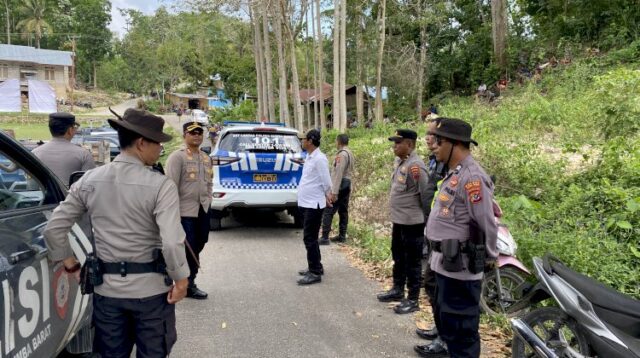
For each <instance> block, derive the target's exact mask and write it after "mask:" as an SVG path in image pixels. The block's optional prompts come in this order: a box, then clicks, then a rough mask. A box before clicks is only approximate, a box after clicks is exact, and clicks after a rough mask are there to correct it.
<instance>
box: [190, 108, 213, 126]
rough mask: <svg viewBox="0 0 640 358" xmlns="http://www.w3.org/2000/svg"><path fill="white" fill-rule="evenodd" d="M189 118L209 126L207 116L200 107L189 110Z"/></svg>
mask: <svg viewBox="0 0 640 358" xmlns="http://www.w3.org/2000/svg"><path fill="white" fill-rule="evenodd" d="M191 119H192V120H193V121H194V122H198V123H200V124H203V125H205V126H209V116H208V115H207V114H206V113H205V112H204V111H203V110H201V109H194V110H192V111H191Z"/></svg>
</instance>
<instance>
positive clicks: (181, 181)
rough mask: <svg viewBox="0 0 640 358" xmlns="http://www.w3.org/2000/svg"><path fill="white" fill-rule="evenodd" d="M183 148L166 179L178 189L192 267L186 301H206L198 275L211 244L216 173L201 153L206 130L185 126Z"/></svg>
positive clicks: (170, 164) (173, 157)
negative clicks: (210, 228)
mask: <svg viewBox="0 0 640 358" xmlns="http://www.w3.org/2000/svg"><path fill="white" fill-rule="evenodd" d="M182 129H183V137H184V148H181V149H178V150H176V151H175V152H173V153H171V155H169V158H167V163H166V170H165V173H166V175H167V176H168V177H169V178H171V180H173V182H174V183H176V185H177V186H178V193H179V195H180V217H181V220H180V221H181V222H182V227H183V228H184V231H185V233H186V234H187V244H188V245H187V252H186V254H187V262H188V263H189V270H190V272H191V273H190V275H189V288H188V290H187V297H191V298H195V299H200V300H203V299H206V298H207V296H208V295H207V293H206V292H204V291H202V290H201V289H199V288H198V286H197V285H196V283H195V279H196V275H197V274H198V268H199V262H200V252H202V249H204V245H205V244H206V243H207V241H209V210H210V207H211V190H212V180H213V169H212V166H211V158H209V156H208V155H207V154H206V153H205V152H203V151H201V150H200V145H201V144H202V141H203V135H204V128H203V127H202V125H201V124H200V123H198V122H187V123H185V124H184V125H183V126H182Z"/></svg>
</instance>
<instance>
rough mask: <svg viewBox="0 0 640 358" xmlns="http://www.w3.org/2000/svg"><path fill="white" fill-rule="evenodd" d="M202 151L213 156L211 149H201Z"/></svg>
mask: <svg viewBox="0 0 640 358" xmlns="http://www.w3.org/2000/svg"><path fill="white" fill-rule="evenodd" d="M200 150H201V151H203V152H205V153H207V154H211V147H200Z"/></svg>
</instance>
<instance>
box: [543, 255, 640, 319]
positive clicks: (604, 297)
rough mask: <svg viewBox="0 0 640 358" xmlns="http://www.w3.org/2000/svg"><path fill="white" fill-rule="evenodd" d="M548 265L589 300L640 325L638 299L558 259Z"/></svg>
mask: <svg viewBox="0 0 640 358" xmlns="http://www.w3.org/2000/svg"><path fill="white" fill-rule="evenodd" d="M550 266H551V268H552V270H553V272H555V273H556V274H558V276H560V277H562V278H563V279H564V280H565V281H567V283H569V284H570V285H571V286H573V287H574V288H575V289H576V290H578V291H580V293H582V295H584V297H585V298H586V299H587V300H589V302H591V303H592V304H594V305H597V306H600V307H601V308H604V309H605V310H607V311H612V312H613V313H619V314H622V315H624V316H627V318H629V319H631V320H633V321H635V323H636V324H634V325H637V326H638V327H640V301H638V300H634V299H633V298H631V297H629V296H627V295H624V294H622V293H620V292H618V291H616V290H614V289H613V288H611V287H609V286H606V285H604V284H602V283H600V282H598V281H596V280H594V279H592V278H591V277H588V276H585V275H583V274H581V273H578V272H575V271H573V270H571V269H570V268H568V267H567V266H565V265H564V264H563V263H561V262H559V261H553V262H550ZM616 316H618V315H616ZM603 318H604V317H603ZM612 323H614V322H612ZM614 324H615V323H614Z"/></svg>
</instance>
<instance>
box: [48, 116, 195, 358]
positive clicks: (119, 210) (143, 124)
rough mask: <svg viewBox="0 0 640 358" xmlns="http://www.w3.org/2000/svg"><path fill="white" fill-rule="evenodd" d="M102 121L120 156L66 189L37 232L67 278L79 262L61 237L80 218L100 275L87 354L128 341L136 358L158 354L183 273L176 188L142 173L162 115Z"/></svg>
mask: <svg viewBox="0 0 640 358" xmlns="http://www.w3.org/2000/svg"><path fill="white" fill-rule="evenodd" d="M116 116H118V115H117V114H116ZM109 124H110V125H111V126H112V127H113V128H115V129H116V130H117V131H118V138H119V140H120V146H121V153H120V154H119V155H118V156H117V157H116V158H115V159H114V160H113V162H111V163H109V164H106V165H104V166H102V167H99V168H96V169H94V170H90V171H88V172H87V173H86V174H85V175H84V176H83V177H82V178H80V180H78V181H77V182H76V183H74V184H73V185H72V186H71V189H70V190H69V193H68V195H67V198H66V199H65V201H63V202H62V203H61V204H60V205H59V206H58V207H57V208H56V209H55V210H54V212H53V214H52V216H51V218H50V220H49V222H48V224H47V227H46V229H45V230H44V232H43V235H44V237H45V240H46V243H47V246H48V248H49V256H50V257H51V259H52V260H54V261H58V260H62V261H63V264H64V266H65V268H66V270H67V272H71V273H75V272H77V271H78V270H79V269H80V262H78V259H80V260H84V258H78V259H76V258H75V257H74V255H73V251H72V249H71V244H70V241H69V237H68V233H69V231H70V229H71V227H72V226H73V225H74V223H75V222H76V221H77V220H79V219H80V218H81V217H82V216H83V215H84V214H85V213H88V214H89V217H90V219H91V224H92V226H93V233H94V240H95V255H96V256H97V258H98V259H99V261H100V268H101V270H102V272H103V275H102V280H103V282H102V283H100V284H98V283H96V286H95V292H94V295H93V325H94V327H95V335H94V352H96V353H99V354H100V356H102V357H129V356H130V355H131V351H132V349H133V346H134V344H135V346H136V347H137V355H138V356H149V357H165V356H168V355H169V353H170V351H171V348H172V346H173V344H174V343H175V342H176V339H177V335H176V328H175V303H177V302H178V301H180V300H182V299H183V298H184V297H185V295H186V291H187V285H188V279H187V277H188V276H189V268H188V265H187V260H186V257H185V248H184V239H185V233H184V231H183V230H182V226H181V225H180V220H179V217H180V212H179V198H178V190H177V189H176V186H175V184H174V183H173V182H172V181H171V180H170V179H169V178H167V177H166V176H164V175H161V174H159V173H157V172H155V171H153V170H151V168H150V166H151V165H152V164H154V163H155V162H156V161H157V160H158V158H159V157H160V152H161V150H162V147H161V145H160V143H161V142H166V141H169V140H171V136H170V135H168V134H165V133H163V132H162V128H163V126H164V120H163V119H162V118H160V117H158V116H155V115H153V114H151V113H149V112H147V111H143V110H137V109H132V108H130V109H127V110H126V111H125V113H124V115H123V116H122V117H120V116H118V119H117V120H111V119H110V120H109ZM160 253H161V254H160Z"/></svg>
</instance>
